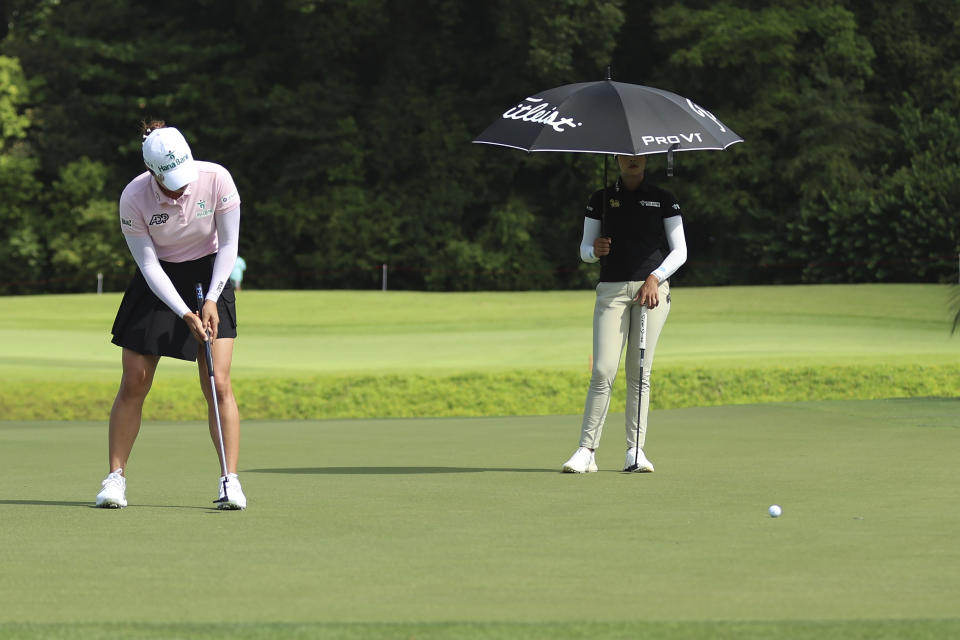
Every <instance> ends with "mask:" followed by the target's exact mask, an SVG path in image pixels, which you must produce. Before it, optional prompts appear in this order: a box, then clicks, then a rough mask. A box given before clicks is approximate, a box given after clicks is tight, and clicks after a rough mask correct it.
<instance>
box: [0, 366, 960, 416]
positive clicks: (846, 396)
mask: <svg viewBox="0 0 960 640" xmlns="http://www.w3.org/2000/svg"><path fill="white" fill-rule="evenodd" d="M589 377H590V376H589V373H587V372H569V371H553V370H514V371H507V372H500V373H489V372H477V373H462V374H456V375H423V374H409V375H403V374H389V375H342V376H335V375H328V376H312V377H305V378H262V379H246V378H242V379H239V380H234V383H233V385H234V390H235V393H236V397H237V401H238V404H239V406H240V413H241V417H242V418H243V419H251V420H253V419H256V420H301V419H310V420H317V419H334V418H411V417H460V416H469V417H476V416H499V415H513V416H524V415H570V414H579V413H580V412H581V411H582V410H583V402H584V399H585V397H586V390H587V384H588V383H589ZM623 378H624V376H623V375H622V373H621V375H620V376H618V379H617V381H616V382H615V383H614V391H613V398H612V400H611V410H612V411H622V407H623V405H624V398H625V394H626V390H625V388H624V383H623ZM651 385H652V393H651V408H652V409H654V410H657V409H674V408H683V407H705V406H718V405H729V404H756V403H768V402H798V401H807V400H850V399H857V400H872V399H880V398H914V397H950V398H952V397H957V396H960V364H957V365H931V366H920V365H890V366H880V365H851V366H824V367H797V368H772V369H771V368H763V369H759V368H758V369H742V368H737V369H720V368H702V369H685V368H684V369H669V368H664V369H662V370H656V371H654V374H653V377H652V381H651ZM116 389H117V383H116V381H109V382H107V381H85V382H79V381H78V382H73V383H71V384H62V383H57V384H53V383H50V382H48V381H29V380H28V381H20V382H13V383H8V384H5V385H4V386H3V388H0V419H3V420H106V418H107V416H108V415H109V413H110V407H111V406H112V404H113V399H114V395H115V394H116ZM143 417H144V419H145V420H204V419H205V418H206V410H205V406H204V403H203V399H202V395H201V393H200V388H199V384H198V383H197V382H196V381H191V380H188V379H170V380H167V381H163V380H158V381H156V382H155V383H154V386H153V390H152V391H151V393H150V396H149V397H148V398H147V402H146V405H145V407H144V415H143Z"/></svg>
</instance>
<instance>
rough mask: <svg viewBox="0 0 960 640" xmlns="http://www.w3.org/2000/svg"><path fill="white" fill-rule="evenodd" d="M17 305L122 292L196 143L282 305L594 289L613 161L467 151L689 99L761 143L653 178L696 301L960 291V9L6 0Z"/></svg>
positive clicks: (8, 258)
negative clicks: (548, 107)
mask: <svg viewBox="0 0 960 640" xmlns="http://www.w3.org/2000/svg"><path fill="white" fill-rule="evenodd" d="M0 11H2V12H3V15H0V21H2V22H0V37H2V40H0V267H2V270H3V271H2V273H3V275H0V292H6V293H16V292H39V291H75V290H89V289H90V286H91V283H92V282H94V280H93V277H94V276H95V274H96V273H97V272H102V273H104V275H105V278H106V282H107V286H108V288H119V287H121V286H123V284H124V283H125V281H126V279H127V278H128V276H129V273H130V270H131V268H132V261H131V260H130V258H129V256H128V255H127V251H126V247H125V244H124V242H123V239H122V236H121V234H120V232H119V228H118V224H117V220H116V211H115V208H116V199H117V196H118V194H119V192H120V190H121V189H122V188H123V186H124V184H126V182H127V181H128V180H129V179H130V178H132V177H133V176H134V175H136V174H137V173H139V172H140V171H142V168H143V167H142V160H141V158H140V152H139V142H140V140H139V135H138V133H139V122H140V120H142V119H146V118H162V119H165V120H167V121H168V122H169V123H170V124H173V125H175V126H178V127H179V128H181V129H182V130H183V131H184V133H185V135H186V136H187V138H188V139H189V140H190V141H191V145H192V147H193V149H194V153H195V155H196V157H198V158H201V159H208V160H213V161H216V162H220V163H221V164H224V165H225V166H227V167H228V168H229V169H230V171H231V172H232V173H233V174H234V177H235V178H236V181H237V183H238V186H239V187H240V191H241V197H242V198H243V202H244V205H243V231H242V244H241V254H242V255H244V257H245V258H246V259H247V261H248V264H249V265H250V269H249V271H248V274H247V277H246V279H245V283H248V284H249V286H251V287H260V288H281V287H282V288H371V287H375V286H378V285H379V282H380V265H381V264H382V263H388V264H389V265H390V286H391V287H392V288H410V289H434V290H473V289H527V288H534V289H544V288H579V287H585V286H588V285H589V284H590V283H591V282H592V280H593V279H594V278H595V268H594V267H589V266H585V265H581V264H579V261H578V260H577V257H576V256H577V251H576V247H577V245H578V243H579V235H580V229H581V224H582V214H583V204H584V203H585V202H586V198H587V195H588V194H589V193H590V192H591V191H592V190H593V189H595V188H597V187H598V186H599V185H600V183H601V180H602V167H603V161H602V159H601V158H600V157H598V156H585V155H564V154H525V153H522V152H519V151H513V150H508V149H499V148H494V147H487V146H485V145H473V144H470V141H471V140H472V138H473V137H474V136H475V135H477V134H478V133H479V132H480V131H482V130H483V129H484V128H485V127H486V126H487V124H489V123H490V122H491V121H492V120H493V119H494V118H496V117H497V116H498V115H499V114H500V113H501V112H502V111H503V110H504V109H505V108H507V107H509V106H511V105H512V104H513V103H515V102H516V101H517V100H519V99H521V98H523V97H524V96H526V95H529V94H531V93H533V92H535V91H537V90H540V89H545V88H548V87H551V86H555V85H559V84H565V83H569V82H580V81H585V80H592V79H601V78H602V77H604V74H605V73H606V68H607V66H608V65H609V66H610V68H611V70H612V73H613V77H614V79H616V80H620V81H623V82H634V83H638V84H648V85H653V86H657V87H660V88H663V89H667V90H671V91H675V92H677V93H680V94H681V95H685V96H689V97H691V98H692V99H694V100H696V101H697V102H699V103H700V104H703V105H704V106H706V107H707V108H709V109H710V110H711V111H713V112H714V113H716V114H717V115H718V116H719V117H720V118H722V119H723V121H724V122H725V123H727V124H728V125H730V126H731V127H732V128H733V129H734V130H735V131H737V132H738V133H739V134H740V135H742V136H743V137H744V138H745V139H746V142H745V143H743V144H740V145H735V146H734V147H731V148H730V149H729V150H728V151H725V152H722V153H688V154H678V157H677V175H676V176H675V177H674V178H669V179H668V178H666V176H665V175H664V171H663V168H664V163H663V160H662V159H661V158H654V159H651V163H650V165H649V166H650V179H651V180H655V181H658V182H661V183H662V184H665V186H667V187H668V188H669V189H671V190H672V191H674V192H675V193H677V195H678V196H679V198H680V200H681V202H682V203H683V206H684V219H685V227H686V231H687V236H688V243H689V245H690V261H689V263H688V265H687V266H685V267H684V268H683V270H682V272H681V273H680V274H678V278H679V279H680V280H681V281H683V282H687V283H691V284H743V283H781V282H782V283H794V282H864V281H945V280H951V281H953V280H955V279H956V277H957V267H956V255H957V250H958V238H957V222H958V219H957V217H958V213H957V209H958V206H957V205H958V204H960V193H958V189H960V187H958V186H957V185H958V184H960V175H958V174H960V168H958V167H960V164H958V162H957V160H958V157H957V156H958V151H957V150H958V148H960V126H958V125H957V122H956V113H958V111H960V109H958V107H960V66H958V65H960V55H958V54H960V50H958V49H960V37H958V36H957V33H958V30H957V26H958V23H960V3H957V2H955V1H945V0H940V1H931V2H925V3H912V2H907V1H905V0H894V1H891V2H886V3H874V2H862V1H855V0H847V1H845V2H828V1H825V0H820V1H815V2H811V3H801V4H800V5H798V4H797V3H792V2H786V1H772V2H751V1H747V0H736V1H727V2H723V1H721V2H709V3H708V2H684V3H679V4H678V3H676V2H672V1H667V0H652V1H649V2H623V1H619V0H562V1H559V2H553V3H542V2H534V1H532V0H491V1H490V2H467V1H466V0H420V1H413V0H410V1H396V0H394V1H387V0H350V1H347V0H327V1H322V0H283V1H274V2H266V1H264V0H229V1H228V0H190V1H187V0H171V1H170V2H168V3H166V4H165V5H164V6H163V10H162V12H161V11H160V10H159V9H158V8H157V7H155V6H151V5H149V4H146V3H142V2H137V1H134V0H113V1H112V2H109V3H102V2H85V1H81V0H74V1H72V2H63V3H61V2H58V1H56V0H30V1H27V0H8V1H7V2H6V3H5V4H3V5H0Z"/></svg>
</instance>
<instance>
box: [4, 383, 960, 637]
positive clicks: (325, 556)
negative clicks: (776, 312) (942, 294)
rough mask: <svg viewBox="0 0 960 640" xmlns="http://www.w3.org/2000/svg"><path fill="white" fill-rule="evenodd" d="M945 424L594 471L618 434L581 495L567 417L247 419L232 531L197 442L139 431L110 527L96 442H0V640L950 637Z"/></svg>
mask: <svg viewBox="0 0 960 640" xmlns="http://www.w3.org/2000/svg"><path fill="white" fill-rule="evenodd" d="M958 409H960V402H958V401H957V400H923V399H904V400H886V401H872V402H866V401H839V402H814V403H786V404H770V405H752V406H737V407H715V408H698V409H677V410H668V411H657V412H654V413H653V414H652V418H651V430H650V435H649V439H648V445H647V452H648V454H649V456H650V458H651V459H652V460H653V461H654V462H655V464H656V465H657V472H656V473H654V474H643V475H627V474H621V473H619V472H618V469H619V465H620V463H621V456H622V441H623V436H622V433H623V432H622V426H621V424H622V422H621V420H622V415H611V417H610V419H609V420H608V425H607V429H606V435H605V438H604V446H603V448H602V449H600V450H599V451H598V462H599V464H600V468H601V472H600V473H597V474H589V475H583V476H576V475H566V474H560V473H558V472H557V469H558V468H559V465H560V464H561V463H562V462H563V460H564V459H566V457H567V456H568V455H569V454H570V453H571V452H572V451H573V449H574V447H575V446H576V439H577V436H578V432H579V420H578V418H577V417H576V416H552V417H526V418H475V419H409V420H407V419H404V420H356V421H294V422H248V423H246V424H245V425H244V435H243V438H244V444H243V458H242V460H241V478H242V480H243V482H244V487H245V488H246V491H247V494H248V497H249V499H250V504H251V507H250V508H249V509H248V510H246V511H244V512H234V513H226V512H217V511H214V510H213V509H212V508H211V503H210V500H212V498H213V497H214V492H215V489H216V487H215V484H216V473H217V467H216V458H215V455H214V453H213V447H212V445H211V444H210V442H209V439H208V436H207V434H206V428H205V426H203V425H201V424H200V423H148V424H146V425H145V426H144V429H143V431H142V433H141V437H140V440H139V441H138V443H137V447H136V449H135V450H134V456H133V459H132V460H131V464H130V467H129V470H128V477H129V480H128V482H129V485H128V499H129V501H130V505H131V506H130V507H128V508H126V509H123V510H116V511H108V510H98V509H94V508H91V506H90V504H91V501H92V499H93V496H94V495H95V494H96V491H97V490H98V488H99V486H98V482H99V480H100V479H102V476H103V475H104V473H105V469H104V459H105V454H106V452H105V447H106V433H105V428H104V426H103V425H102V424H93V423H69V422H67V423H62V422H52V423H50V422H35V423H30V422H28V423H14V422H6V423H4V422H0V451H2V452H3V459H4V464H3V465H0V486H3V487H4V492H3V496H2V498H0V521H2V522H3V527H0V549H2V550H3V551H2V554H3V567H4V571H3V573H4V579H3V580H2V581H0V602H2V603H3V607H2V608H0V623H4V624H5V626H2V627H0V637H2V635H3V633H4V632H5V630H6V632H9V633H10V634H12V635H17V634H18V633H19V634H23V635H30V634H31V633H36V634H38V636H39V635H56V634H57V633H64V637H67V636H68V635H70V634H69V633H67V631H68V630H70V629H72V630H73V632H74V633H75V634H77V635H79V636H81V637H82V636H83V633H84V632H83V629H84V627H76V628H74V627H72V626H71V625H74V624H79V623H95V622H97V621H105V620H109V621H111V622H112V624H114V625H121V626H119V627H115V628H119V629H124V630H126V631H125V632H124V633H125V635H126V634H127V632H129V634H128V635H127V637H160V636H162V635H163V633H168V634H171V635H177V634H179V635H181V636H183V637H186V636H188V635H196V636H197V637H201V636H202V637H207V635H204V634H215V633H217V629H216V625H215V623H232V624H234V625H237V626H235V627H231V628H232V629H233V630H234V631H235V632H236V633H233V634H232V635H235V636H237V637H239V636H241V635H242V633H241V631H242V630H243V629H247V631H248V632H249V633H250V634H251V635H250V637H254V636H255V637H269V636H270V635H271V634H280V635H283V633H284V629H287V630H295V629H302V630H303V634H302V635H295V634H294V637H327V636H326V635H324V630H327V631H330V632H331V633H330V637H363V636H364V635H367V637H413V636H416V637H443V634H444V629H446V630H447V631H449V630H450V629H451V628H455V629H460V630H462V631H463V633H459V632H457V634H456V635H457V636H458V637H549V636H548V635H546V634H547V633H557V632H560V631H561V630H563V629H565V628H570V629H582V630H583V632H584V633H585V634H587V633H589V634H590V635H594V636H596V637H604V636H607V637H633V636H630V633H631V630H633V631H635V630H636V629H637V628H639V627H638V625H651V626H650V627H649V628H650V629H655V630H659V631H660V637H667V638H680V637H690V638H692V637H697V635H696V633H698V632H702V631H704V630H705V629H713V630H714V631H715V632H716V637H767V638H771V637H772V638H779V637H784V638H786V637H818V636H817V635H815V632H818V633H819V634H820V637H833V636H831V633H830V632H829V630H830V629H841V630H846V631H850V629H851V628H859V629H861V630H863V629H867V630H876V629H877V628H889V629H891V630H893V631H896V632H897V633H899V632H901V631H903V630H904V627H902V626H898V624H907V623H908V626H909V627H910V629H914V630H916V631H918V632H922V633H925V634H926V635H925V636H924V637H931V638H933V637H949V634H951V633H956V632H957V630H958V628H960V626H958V624H960V623H958V620H957V615H956V605H955V603H956V602H957V601H960V574H958V573H957V572H956V571H953V570H952V567H953V566H955V565H956V561H957V559H958V556H957V547H956V531H957V530H958V529H960V511H958V510H957V509H955V508H953V505H954V502H955V497H956V496H955V489H954V486H955V482H954V480H955V478H954V475H955V467H956V461H955V452H956V444H957V437H958V431H957V428H958V427H957V420H956V416H957V413H958ZM771 503H778V504H780V505H782V506H783V510H784V512H783V516H782V517H780V518H778V519H772V518H770V517H768V516H767V507H768V506H769V505H770V504H771ZM853 621H858V622H856V623H854V622H853ZM747 622H749V623H750V624H748V625H747V627H748V629H747V630H746V631H745V630H744V627H742V626H738V625H742V624H744V623H747ZM371 623H377V624H382V625H386V626H383V627H376V628H377V629H380V632H383V633H382V635H378V633H380V632H377V633H372V632H370V627H369V626H364V625H369V624H371ZM595 624H599V625H600V626H593V625H595ZM885 624H887V625H888V626H887V627H884V625H885ZM30 625H39V626H30ZM175 625H197V627H196V629H197V633H196V634H193V633H190V632H188V631H186V630H185V629H189V628H190V627H184V628H180V631H176V629H177V628H178V627H176V626H175ZM244 625H248V626H244ZM284 625H295V626H293V627H287V626H284ZM296 625H301V626H296ZM325 625H334V626H333V627H329V626H325ZM444 625H453V627H444ZM458 625H459V626H458ZM571 625H572V626H571ZM725 625H726V626H725ZM751 625H753V626H751ZM811 625H812V626H811ZM851 625H852V627H851ZM857 625H860V626H859V627H858V626H857ZM103 629H109V627H103V628H101V627H98V626H96V625H93V626H91V627H89V629H88V631H89V633H90V634H91V635H96V633H98V632H99V631H101V630H103ZM722 629H727V630H732V629H734V630H735V629H739V631H736V632H733V631H731V633H732V635H730V636H724V635H723V634H722V633H720V632H719V631H720V630H722ZM749 629H754V631H756V634H757V635H751V633H752V632H750V633H748V631H749ZM798 629H800V630H802V629H807V631H806V632H804V633H800V631H798ZM810 629H812V630H813V631H810ZM351 630H352V631H351ZM603 630H606V632H604V631H603ZM698 630H699V631H698ZM818 630H819V631H818ZM220 631H221V632H223V629H221V630H220ZM261 631H262V633H263V635H262V636H261V635H257V634H259V633H261ZM334 631H336V633H333V632H334ZM365 631H366V632H368V633H366V634H365ZM468 631H469V633H468ZM151 633H156V634H157V635H156V636H150V634H151ZM337 633H340V634H341V635H337ZM711 633H713V631H712V632H711ZM837 633H840V632H837ZM137 634H141V635H137ZM351 634H353V635H351ZM471 634H473V635H471ZM941 634H947V635H941ZM227 635H230V634H227ZM210 637H213V636H212V635H211V636H210ZM244 637H246V636H244ZM835 637H844V636H843V635H837V636H835ZM846 637H850V636H846ZM853 637H866V636H853ZM875 637H896V636H884V635H883V633H877V634H875Z"/></svg>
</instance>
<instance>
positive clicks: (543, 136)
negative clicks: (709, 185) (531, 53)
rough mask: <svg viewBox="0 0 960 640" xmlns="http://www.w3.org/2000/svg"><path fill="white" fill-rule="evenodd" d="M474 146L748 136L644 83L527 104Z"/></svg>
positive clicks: (687, 142) (603, 83) (708, 145)
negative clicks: (735, 131) (479, 144)
mask: <svg viewBox="0 0 960 640" xmlns="http://www.w3.org/2000/svg"><path fill="white" fill-rule="evenodd" d="M474 142H477V143H482V144H495V145H501V146H504V147H513V148H515V149H523V150H525V151H566V152H573V153H605V154H623V155H635V156H637V155H646V154H650V153H666V152H672V151H702V150H714V151H719V150H723V149H726V148H727V147H729V146H730V145H732V144H735V143H737V142H743V138H741V137H740V136H738V135H737V134H736V133H734V132H733V131H731V130H730V129H729V127H727V126H726V125H724V124H723V123H722V122H720V120H719V119H717V117H716V116H714V115H713V114H712V113H710V112H709V111H707V110H706V109H704V108H703V107H701V106H699V105H697V104H696V103H695V102H693V101H692V100H690V99H689V98H684V97H682V96H678V95H677V94H675V93H671V92H669V91H663V90H662V89H654V88H653V87H645V86H643V85H638V84H626V83H623V82H613V81H612V80H609V79H607V80H600V81H598V82H580V83H577V84H568V85H564V86H562V87H556V88H554V89H548V90H546V91H543V92H541V93H537V94H535V95H533V96H530V97H528V98H525V99H524V100H521V101H520V102H519V103H518V104H517V105H516V106H513V107H511V108H509V109H507V110H506V111H504V112H503V115H502V116H501V117H500V118H499V119H498V120H497V121H496V122H494V123H493V124H491V125H490V126H489V127H487V129H486V131H484V132H483V133H481V134H480V135H479V136H477V138H476V139H475V140H474Z"/></svg>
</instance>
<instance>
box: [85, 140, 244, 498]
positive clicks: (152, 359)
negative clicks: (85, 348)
mask: <svg viewBox="0 0 960 640" xmlns="http://www.w3.org/2000/svg"><path fill="white" fill-rule="evenodd" d="M143 161H144V164H146V166H147V171H145V172H144V173H142V174H140V175H139V176H137V177H136V178H134V179H133V180H132V181H131V182H130V184H128V185H127V186H126V188H125V189H124V190H123V193H122V194H121V195H120V230H121V231H122V232H123V235H124V238H125V239H126V241H127V246H128V247H129V248H130V253H131V254H133V258H134V260H135V261H136V263H137V267H138V268H137V272H136V274H134V276H133V279H132V280H131V282H130V285H129V286H128V287H127V290H126V293H124V295H123V300H122V301H121V303H120V308H119V310H118V311H117V317H116V320H114V323H113V343H114V344H116V345H119V346H121V347H123V353H122V356H121V361H122V364H123V376H122V378H121V379H120V389H119V391H118V392H117V397H116V399H115V400H114V402H113V409H112V410H111V411H110V432H109V458H110V468H109V471H110V473H109V475H107V478H106V479H105V480H104V481H103V489H102V490H101V491H100V493H99V494H97V500H96V504H97V506H98V507H113V508H117V507H125V506H127V498H126V474H125V469H126V467H127V460H128V458H129V457H130V452H131V450H132V449H133V443H134V441H135V440H136V438H137V434H138V433H139V432H140V423H141V415H142V412H143V402H144V400H145V399H146V397H147V392H148V391H149V390H150V386H151V384H152V383H153V376H154V373H156V370H157V364H158V363H159V361H160V357H161V356H169V357H172V358H179V359H181V360H197V362H198V367H199V373H200V387H201V389H202V390H203V395H204V397H205V398H206V400H207V408H208V410H207V420H208V422H209V425H210V436H211V438H212V439H213V443H214V447H215V448H216V449H217V456H218V458H219V457H221V453H220V452H221V446H220V445H221V444H222V445H223V446H222V450H223V452H224V453H223V457H225V458H226V460H220V463H221V465H220V467H221V470H222V471H221V477H220V481H219V482H218V487H219V489H218V491H219V497H218V500H216V501H215V502H216V504H217V506H218V507H219V508H221V509H244V508H246V506H247V499H246V497H245V496H244V495H243V489H242V488H241V487H240V481H239V479H238V478H237V458H238V456H239V451H240V416H239V412H238V410H237V401H236V399H235V398H234V395H233V389H232V387H231V384H230V364H231V361H232V359H233V342H234V339H235V338H236V337H237V318H236V305H235V302H234V294H233V287H232V285H231V284H230V271H231V270H232V269H233V265H234V262H235V261H236V258H237V246H238V242H239V236H240V196H239V194H238V193H237V188H236V186H235V185H234V183H233V178H232V177H231V176H230V173H229V172H228V171H227V170H226V169H225V168H223V167H221V166H220V165H218V164H214V163H212V162H201V161H198V160H194V159H193V154H192V153H191V151H190V146H189V145H188V144H187V141H186V139H184V137H183V135H182V134H181V133H180V132H179V131H178V130H177V129H175V128H173V127H167V126H165V124H164V122H162V121H155V122H151V123H150V124H145V125H144V131H143ZM198 282H199V283H209V287H208V290H207V293H206V296H205V299H204V300H203V308H202V309H197V310H196V311H198V312H199V315H198V313H197V312H195V311H194V310H193V309H194V308H195V307H197V306H199V305H198V302H197V295H196V284H197V283H198ZM208 340H209V341H210V343H211V351H212V358H213V373H214V376H215V378H214V381H213V386H214V387H215V388H214V389H211V383H210V374H209V372H208V371H207V363H206V361H205V358H198V357H197V354H198V351H199V347H200V345H201V343H203V342H205V341H208ZM213 393H216V398H214V396H213V395H212V394H213ZM215 400H216V402H215ZM217 406H218V407H219V416H217V415H216V414H215V409H214V407H217ZM221 431H222V438H223V442H222V443H221V442H219V440H220V432H221ZM223 470H225V471H226V475H223Z"/></svg>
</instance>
